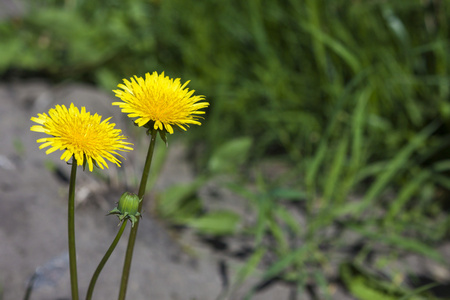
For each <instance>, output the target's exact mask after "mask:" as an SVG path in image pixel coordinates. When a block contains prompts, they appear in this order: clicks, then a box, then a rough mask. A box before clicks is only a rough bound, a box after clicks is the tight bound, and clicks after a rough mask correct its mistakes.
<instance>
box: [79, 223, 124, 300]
mask: <svg viewBox="0 0 450 300" xmlns="http://www.w3.org/2000/svg"><path fill="white" fill-rule="evenodd" d="M126 225H127V219H125V220H124V221H123V222H122V226H120V229H119V232H117V235H116V238H115V239H114V241H113V242H112V244H111V246H109V248H108V251H106V253H105V256H103V258H102V260H101V261H100V263H99V264H98V267H97V269H95V272H94V275H92V279H91V282H90V283H89V288H88V291H87V294H86V300H90V299H91V298H92V294H93V293H94V287H95V283H96V282H97V279H98V276H99V275H100V272H101V271H102V269H103V267H104V266H105V264H106V262H107V261H108V259H109V257H110V256H111V254H112V253H113V251H114V249H115V248H116V246H117V243H118V242H119V240H120V237H121V236H122V233H123V231H124V230H125V227H126Z"/></svg>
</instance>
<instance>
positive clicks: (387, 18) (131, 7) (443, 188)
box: [0, 0, 450, 300]
mask: <svg viewBox="0 0 450 300" xmlns="http://www.w3.org/2000/svg"><path fill="white" fill-rule="evenodd" d="M0 3H1V6H0V78H1V80H2V81H3V82H4V83H6V84H8V83H11V82H17V81H25V82H26V81H27V80H30V79H36V78H39V79H41V80H45V82H47V83H48V84H55V85H58V84H63V83H67V82H70V83H82V84H86V85H88V86H90V87H92V86H94V87H95V88H96V89H99V90H102V91H103V92H104V93H109V94H111V95H112V91H111V90H112V89H114V88H115V87H116V86H117V84H118V83H120V82H121V81H122V79H123V78H130V77H131V76H134V75H137V76H144V75H145V73H146V72H153V71H157V72H163V71H164V72H165V74H166V75H168V76H170V77H173V78H181V80H182V82H185V81H188V80H190V81H191V82H190V83H189V85H188V87H189V88H190V89H194V90H195V91H196V94H199V95H205V97H206V100H207V101H208V102H210V104H211V105H210V107H209V108H208V110H207V113H206V115H205V120H203V121H202V126H200V127H198V126H195V127H191V128H190V129H189V130H188V132H187V133H183V134H180V133H176V134H175V135H174V136H173V137H172V136H171V137H170V140H169V148H170V146H171V143H172V141H173V143H175V144H176V143H180V144H179V145H183V147H184V148H183V149H185V153H186V155H185V160H186V161H187V162H188V163H189V165H190V166H191V167H192V168H193V169H194V172H193V174H194V175H193V178H192V180H191V181H190V182H189V183H183V184H177V183H174V184H171V185H170V186H168V187H167V188H166V189H164V190H161V191H160V192H158V194H157V195H155V201H154V203H153V204H152V207H151V208H149V211H151V213H152V214H153V216H154V217H155V218H158V219H159V220H161V222H162V223H163V224H165V226H167V227H168V228H170V230H173V231H175V232H177V234H178V235H182V234H184V233H185V232H190V233H192V234H194V235H195V236H196V237H197V238H198V239H199V240H200V241H201V242H202V243H203V244H202V245H204V246H205V247H210V248H211V249H212V250H213V251H215V252H217V253H220V254H221V255H222V259H223V260H221V264H220V266H221V269H220V270H221V274H222V275H223V274H224V275H223V278H225V279H226V280H225V279H224V281H223V282H222V283H223V286H224V289H223V291H222V293H220V291H219V292H218V293H217V295H211V298H210V299H215V298H216V297H219V298H222V299H259V298H258V293H259V292H260V291H262V290H264V289H270V288H271V286H273V285H274V284H277V285H279V284H280V283H281V284H282V285H283V286H285V287H288V290H289V293H288V294H287V296H286V297H287V298H286V299H338V298H337V294H336V293H337V292H336V291H339V295H340V296H339V297H343V298H342V299H363V300H364V299H449V298H450V296H449V295H450V289H449V284H450V272H449V269H448V266H449V262H450V240H449V231H448V230H449V225H450V223H449V221H450V219H449V215H448V211H449V209H450V205H449V188H450V151H449V149H450V101H449V100H450V98H449V95H450V84H449V83H450V82H449V72H448V70H449V67H450V55H449V53H450V52H449V37H450V28H449V26H450V24H449V20H450V6H449V4H450V2H449V1H448V0H409V1H382V0H371V1H359V0H280V1H273V0H272V1H271V0H247V1H235V0H230V1H184V0H153V1H151V0H121V1H118V0H108V1H106V0H101V1H87V0H66V1H56V0H55V1H51V0H47V1H44V0H35V1H28V2H27V1H14V0H2V1H1V2H0ZM133 130H134V129H132V128H131V129H130V131H132V132H134V131H133ZM135 143H136V141H135ZM160 144H162V143H160ZM143 147H144V148H145V147H146V145H144V146H143ZM161 149H165V148H164V147H162V148H161ZM36 151H37V150H36ZM164 158H166V156H164V155H161V160H164ZM161 165H163V163H161ZM155 168H156V169H158V165H157V166H156V167H155ZM154 174H155V176H156V175H157V170H156V171H154ZM136 184H137V180H129V181H128V182H127V183H126V185H127V186H134V185H136ZM236 245H238V246H236ZM230 261H233V263H235V265H234V267H233V268H229V267H227V266H228V263H229V262H230ZM250 279H251V280H253V281H252V282H253V283H252V284H246V282H247V281H248V280H250ZM243 285H245V286H246V288H245V291H244V292H243V294H242V298H237V297H238V296H233V295H234V294H233V293H234V292H235V291H236V290H238V289H239V288H240V287H241V286H243ZM199 288H201V287H199ZM219 293H220V295H219ZM227 297H228V298H227ZM234 297H236V298H234ZM239 297H241V296H239Z"/></svg>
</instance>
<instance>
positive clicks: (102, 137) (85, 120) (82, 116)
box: [30, 103, 133, 172]
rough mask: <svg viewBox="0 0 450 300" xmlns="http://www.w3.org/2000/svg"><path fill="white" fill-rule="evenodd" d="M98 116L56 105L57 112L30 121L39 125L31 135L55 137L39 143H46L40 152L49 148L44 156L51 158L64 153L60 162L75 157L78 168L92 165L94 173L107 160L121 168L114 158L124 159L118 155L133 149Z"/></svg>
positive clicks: (53, 111)
mask: <svg viewBox="0 0 450 300" xmlns="http://www.w3.org/2000/svg"><path fill="white" fill-rule="evenodd" d="M101 118H102V117H101V116H100V115H98V114H94V115H91V114H90V113H89V112H86V108H85V107H81V110H79V109H78V108H77V107H75V106H74V104H73V103H71V104H70V107H69V109H67V108H66V107H65V106H64V105H56V107H55V108H52V109H50V110H49V112H48V115H47V114H46V113H43V114H38V117H37V118H36V117H32V118H31V120H32V121H33V122H36V123H38V124H40V125H33V126H31V128H30V130H31V131H36V132H43V133H46V134H48V135H50V136H52V137H46V138H41V139H38V140H37V142H38V143H43V144H41V145H40V146H39V149H42V148H46V147H50V148H49V149H47V151H46V152H45V153H46V154H50V153H52V152H54V151H56V150H65V151H64V153H63V154H62V155H61V160H65V161H68V160H69V159H70V158H71V157H72V156H73V157H75V160H76V161H77V164H78V165H83V166H84V165H85V163H86V162H87V163H88V164H89V171H91V172H92V170H93V169H94V167H93V163H96V164H97V165H98V166H99V167H100V168H101V169H103V167H104V166H105V167H106V168H108V165H107V164H106V161H105V158H106V159H107V160H109V161H111V162H113V163H115V164H116V165H117V166H119V167H120V161H119V159H118V158H117V157H115V156H114V155H117V156H120V157H122V156H121V155H120V154H118V153H117V152H116V151H117V150H118V151H126V152H127V151H129V150H133V148H131V147H129V146H128V145H132V144H131V143H127V142H124V141H123V140H125V139H126V137H124V136H123V135H121V133H122V131H121V130H120V129H114V126H115V125H116V124H114V123H109V122H108V120H109V119H110V118H107V119H105V120H103V121H102V120H101Z"/></svg>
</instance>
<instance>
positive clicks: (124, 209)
mask: <svg viewBox="0 0 450 300" xmlns="http://www.w3.org/2000/svg"><path fill="white" fill-rule="evenodd" d="M141 201H142V199H139V197H138V196H137V195H136V194H133V193H130V192H125V193H123V194H122V196H121V197H120V200H119V202H118V203H117V207H114V209H112V210H111V211H110V212H109V213H108V215H117V217H118V218H119V220H120V223H121V222H123V220H126V219H129V220H130V221H131V227H134V223H136V222H137V220H138V218H139V217H141V218H142V216H141V214H140V213H139V203H140V202H141ZM120 223H119V224H120Z"/></svg>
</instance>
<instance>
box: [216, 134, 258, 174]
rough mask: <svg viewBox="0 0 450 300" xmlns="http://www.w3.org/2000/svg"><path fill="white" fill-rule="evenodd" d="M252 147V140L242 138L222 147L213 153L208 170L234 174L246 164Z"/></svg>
mask: <svg viewBox="0 0 450 300" xmlns="http://www.w3.org/2000/svg"><path fill="white" fill-rule="evenodd" d="M251 145H252V139H251V138H249V137H242V138H237V139H234V140H232V141H230V142H228V143H226V144H224V145H222V146H221V147H220V148H219V149H218V150H217V151H216V152H215V153H213V155H212V157H211V159H210V160H209V163H208V168H209V170H210V171H211V172H213V173H228V172H234V171H236V169H237V168H238V167H239V166H240V165H241V164H243V163H244V162H245V160H246V159H247V156H248V152H249V150H250V147H251Z"/></svg>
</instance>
